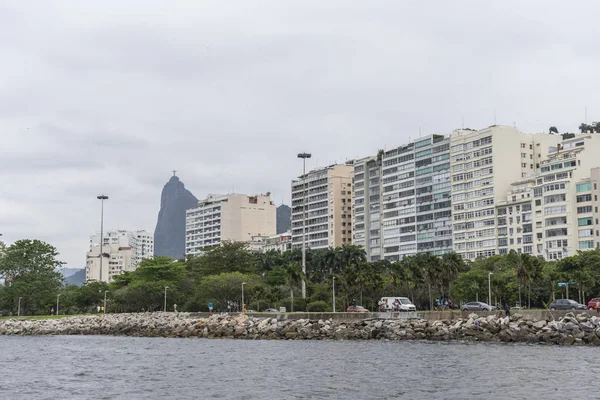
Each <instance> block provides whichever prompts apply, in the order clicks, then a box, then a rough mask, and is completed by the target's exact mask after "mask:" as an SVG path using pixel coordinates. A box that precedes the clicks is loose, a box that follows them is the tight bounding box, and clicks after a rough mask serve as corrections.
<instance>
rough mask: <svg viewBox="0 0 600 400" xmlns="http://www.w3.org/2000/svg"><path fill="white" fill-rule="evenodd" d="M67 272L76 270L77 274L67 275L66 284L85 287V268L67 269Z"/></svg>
mask: <svg viewBox="0 0 600 400" xmlns="http://www.w3.org/2000/svg"><path fill="white" fill-rule="evenodd" d="M65 270H76V272H75V273H73V274H70V275H66V272H65V282H66V283H67V284H69V285H77V286H83V285H84V284H85V268H65Z"/></svg>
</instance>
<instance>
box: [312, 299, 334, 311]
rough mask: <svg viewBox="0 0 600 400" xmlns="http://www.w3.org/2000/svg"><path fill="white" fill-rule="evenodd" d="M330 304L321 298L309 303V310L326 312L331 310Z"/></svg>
mask: <svg viewBox="0 0 600 400" xmlns="http://www.w3.org/2000/svg"><path fill="white" fill-rule="evenodd" d="M329 308H330V307H329V306H328V305H327V303H326V302H324V301H322V300H319V301H313V302H312V303H308V311H310V312H324V311H329Z"/></svg>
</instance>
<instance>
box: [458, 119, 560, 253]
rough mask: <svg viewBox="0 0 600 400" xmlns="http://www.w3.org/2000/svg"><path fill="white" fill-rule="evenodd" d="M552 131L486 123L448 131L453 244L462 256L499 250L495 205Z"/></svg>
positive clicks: (550, 141) (536, 160)
mask: <svg viewBox="0 0 600 400" xmlns="http://www.w3.org/2000/svg"><path fill="white" fill-rule="evenodd" d="M556 140H557V136H554V135H550V134H546V133H539V134H525V133H522V132H519V131H518V130H517V129H515V128H511V127H506V126H491V127H489V128H486V129H482V130H479V131H472V130H459V131H455V132H453V133H452V134H451V136H450V166H451V179H452V182H451V183H452V189H451V192H452V220H453V226H452V234H453V249H454V251H456V252H457V253H458V254H459V255H461V256H462V257H463V258H465V259H470V260H473V259H475V258H478V257H488V256H492V255H495V254H499V246H498V245H499V241H498V239H497V236H496V235H497V229H498V225H497V219H496V205H497V204H498V202H505V201H506V195H507V194H508V193H509V191H511V190H513V189H514V187H513V185H512V184H513V183H514V182H516V181H518V180H521V179H522V178H527V177H531V176H533V175H534V174H535V171H536V169H537V167H538V165H539V164H540V162H541V160H542V159H543V157H544V154H545V153H547V151H548V149H549V147H550V146H552V145H556Z"/></svg>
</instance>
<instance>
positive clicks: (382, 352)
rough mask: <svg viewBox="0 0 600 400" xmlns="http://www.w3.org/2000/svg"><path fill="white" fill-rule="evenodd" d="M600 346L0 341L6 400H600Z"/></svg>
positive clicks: (1, 394)
mask: <svg viewBox="0 0 600 400" xmlns="http://www.w3.org/2000/svg"><path fill="white" fill-rule="evenodd" d="M599 355H600V349H596V348H590V347H585V348H582V347H578V348H573V347H571V348H561V347H550V346H529V345H501V344H481V343H476V344H461V343H427V342H376V341H366V342H358V341H344V342H333V341H304V342H301V341H285V342H284V341H242V340H202V339H200V340H199V339H156V338H126V337H104V336H103V337H99V336H54V337H48V336H46V337H0V359H1V361H2V362H1V363H0V368H1V371H2V372H1V374H0V399H164V398H173V399H213V398H214V399H306V398H312V399H318V398H323V399H395V398H407V399H472V398H482V399H521V398H522V399H542V398H544V399H554V398H557V399H558V398H564V399H569V398H582V399H592V398H600V391H599V390H597V388H596V383H597V381H598V368H597V365H598V364H597V360H598V358H599Z"/></svg>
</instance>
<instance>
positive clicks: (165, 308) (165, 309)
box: [164, 286, 169, 312]
mask: <svg viewBox="0 0 600 400" xmlns="http://www.w3.org/2000/svg"><path fill="white" fill-rule="evenodd" d="M168 288H169V287H168V286H165V307H164V311H165V312H167V289H168Z"/></svg>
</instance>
